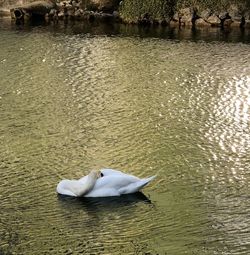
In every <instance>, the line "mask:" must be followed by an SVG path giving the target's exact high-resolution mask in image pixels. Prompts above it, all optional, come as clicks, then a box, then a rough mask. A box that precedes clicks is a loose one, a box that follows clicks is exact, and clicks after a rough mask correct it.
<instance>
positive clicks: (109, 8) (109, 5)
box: [88, 0, 120, 13]
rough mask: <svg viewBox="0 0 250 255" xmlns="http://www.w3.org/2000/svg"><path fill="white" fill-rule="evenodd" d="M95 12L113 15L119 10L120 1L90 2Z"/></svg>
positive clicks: (99, 0) (101, 0)
mask: <svg viewBox="0 0 250 255" xmlns="http://www.w3.org/2000/svg"><path fill="white" fill-rule="evenodd" d="M88 2H89V5H90V6H92V8H93V10H96V11H103V12H109V13H112V12H113V11H114V10H117V9H118V6H119V4H120V0H89V1H88Z"/></svg>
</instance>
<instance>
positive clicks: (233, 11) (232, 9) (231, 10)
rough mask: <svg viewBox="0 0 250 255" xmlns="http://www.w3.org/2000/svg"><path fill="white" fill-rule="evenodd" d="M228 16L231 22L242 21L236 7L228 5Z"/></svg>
mask: <svg viewBox="0 0 250 255" xmlns="http://www.w3.org/2000/svg"><path fill="white" fill-rule="evenodd" d="M228 15H229V16H230V18H231V19H232V20H235V21H241V19H242V14H241V12H240V10H239V8H238V6H237V5H230V7H229V9H228Z"/></svg>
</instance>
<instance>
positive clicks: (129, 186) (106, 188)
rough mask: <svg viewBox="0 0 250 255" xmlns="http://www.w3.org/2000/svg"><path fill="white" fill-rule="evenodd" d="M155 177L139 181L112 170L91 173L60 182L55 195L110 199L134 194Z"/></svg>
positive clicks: (131, 176)
mask: <svg viewBox="0 0 250 255" xmlns="http://www.w3.org/2000/svg"><path fill="white" fill-rule="evenodd" d="M154 178H155V176H152V177H149V178H144V179H140V178H138V177H136V176H133V175H130V174H125V173H123V172H121V171H118V170H114V169H101V170H99V171H91V172H90V173H89V174H88V175H87V176H84V177H82V178H81V179H79V180H62V181H60V182H59V184H58V185H57V189H56V190H57V193H59V194H62V195H68V196H74V197H81V196H84V197H110V196H120V195H123V194H130V193H135V192H137V191H139V190H140V189H142V188H143V187H144V186H145V185H147V184H148V183H149V182H150V181H152V180H153V179H154Z"/></svg>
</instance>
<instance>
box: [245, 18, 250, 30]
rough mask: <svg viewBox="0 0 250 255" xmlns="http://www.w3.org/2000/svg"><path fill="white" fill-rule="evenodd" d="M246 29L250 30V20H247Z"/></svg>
mask: <svg viewBox="0 0 250 255" xmlns="http://www.w3.org/2000/svg"><path fill="white" fill-rule="evenodd" d="M244 27H245V28H250V19H247V20H245V25H244Z"/></svg>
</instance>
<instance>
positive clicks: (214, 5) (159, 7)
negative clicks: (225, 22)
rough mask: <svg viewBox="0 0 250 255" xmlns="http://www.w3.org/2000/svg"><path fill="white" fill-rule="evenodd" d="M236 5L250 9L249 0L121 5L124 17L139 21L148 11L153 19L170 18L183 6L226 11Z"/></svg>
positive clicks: (147, 0)
mask: <svg viewBox="0 0 250 255" xmlns="http://www.w3.org/2000/svg"><path fill="white" fill-rule="evenodd" d="M232 5H235V6H237V8H238V9H239V11H245V10H249V9H250V1H249V0H124V1H123V2H122V5H121V7H120V13H121V16H122V19H123V20H124V21H126V22H137V21H138V20H139V19H141V18H142V17H143V15H145V13H148V14H149V16H150V18H151V19H153V20H158V21H161V20H163V19H169V18H171V17H172V16H173V14H174V13H175V12H176V11H178V10H179V9H181V8H185V7H196V8H197V9H198V10H199V11H202V10H205V9H211V10H213V11H225V10H227V9H228V8H229V7H230V6H232Z"/></svg>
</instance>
